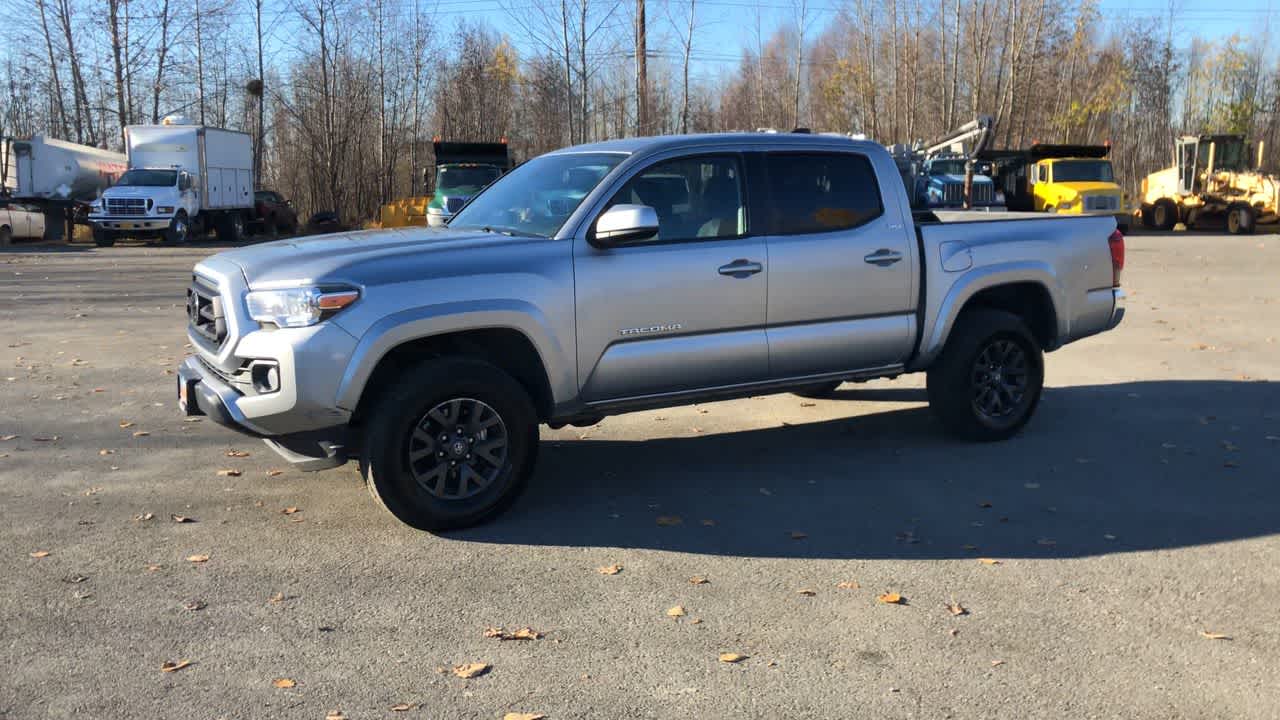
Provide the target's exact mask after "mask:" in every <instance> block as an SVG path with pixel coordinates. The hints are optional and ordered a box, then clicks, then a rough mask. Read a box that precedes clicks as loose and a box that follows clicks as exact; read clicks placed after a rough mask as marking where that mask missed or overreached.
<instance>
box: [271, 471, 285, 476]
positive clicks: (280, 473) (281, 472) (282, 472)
mask: <svg viewBox="0 0 1280 720" xmlns="http://www.w3.org/2000/svg"><path fill="white" fill-rule="evenodd" d="M283 474H284V471H283V470H268V471H267V477H275V476H277V475H283Z"/></svg>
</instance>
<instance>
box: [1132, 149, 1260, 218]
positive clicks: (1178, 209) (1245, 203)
mask: <svg viewBox="0 0 1280 720" xmlns="http://www.w3.org/2000/svg"><path fill="white" fill-rule="evenodd" d="M1253 157H1254V156H1253V153H1251V152H1250V149H1249V146H1248V144H1247V143H1246V142H1245V139H1244V136H1243V135H1185V136H1183V137H1180V138H1178V139H1177V140H1176V141H1175V142H1174V149H1173V166H1172V167H1167V168H1165V169H1164V170H1159V171H1157V172H1153V173H1151V174H1150V175H1148V176H1147V177H1146V178H1144V179H1143V180H1142V224H1143V226H1145V227H1149V228H1154V229H1156V230H1170V229H1172V228H1173V226H1174V225H1176V224H1178V223H1179V222H1181V223H1183V224H1185V225H1186V226H1187V227H1189V228H1190V227H1195V225H1196V222H1197V221H1198V220H1201V219H1203V218H1206V217H1208V216H1210V215H1217V216H1221V215H1225V216H1226V222H1227V232H1229V233H1231V234H1232V235H1248V234H1249V233H1252V232H1253V231H1254V229H1255V228H1256V227H1257V226H1258V225H1267V224H1272V223H1275V222H1277V221H1280V215H1277V208H1280V182H1277V179H1276V177H1275V176H1273V175H1268V174H1266V173H1263V172H1261V171H1259V170H1258V169H1257V167H1258V166H1259V165H1261V164H1262V144H1261V143H1259V144H1258V153H1257V156H1256V157H1257V163H1256V164H1255V163H1252V162H1251V160H1252V159H1253Z"/></svg>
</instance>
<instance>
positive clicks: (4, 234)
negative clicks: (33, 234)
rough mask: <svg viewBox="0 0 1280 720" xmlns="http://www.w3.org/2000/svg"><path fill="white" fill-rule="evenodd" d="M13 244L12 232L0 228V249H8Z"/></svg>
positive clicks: (5, 228)
mask: <svg viewBox="0 0 1280 720" xmlns="http://www.w3.org/2000/svg"><path fill="white" fill-rule="evenodd" d="M12 244H13V230H11V229H9V228H8V227H7V226H6V227H0V247H9V246H10V245H12Z"/></svg>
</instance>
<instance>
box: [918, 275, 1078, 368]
mask: <svg viewBox="0 0 1280 720" xmlns="http://www.w3.org/2000/svg"><path fill="white" fill-rule="evenodd" d="M1065 306H1066V299H1065V292H1064V291H1063V289H1062V287H1061V284H1060V283H1059V282H1058V279H1057V277H1056V276H1055V275H1054V273H1053V272H1052V270H1051V269H1050V268H1049V267H1048V266H1047V265H1044V264H1043V263H1033V262H1029V263H1019V264H1016V265H1012V266H1003V267H992V268H983V269H981V270H976V271H973V272H971V273H969V274H968V275H967V276H966V277H964V278H962V279H961V280H960V281H958V282H956V284H955V285H953V286H952V287H951V289H950V291H949V292H948V293H947V295H946V297H945V298H944V299H943V301H942V303H941V305H940V306H939V309H938V314H937V316H936V318H935V320H934V321H933V322H932V323H931V324H926V326H925V332H924V334H923V335H922V337H921V346H920V354H919V355H918V356H917V358H916V360H915V361H914V362H913V363H912V366H913V369H921V368H922V367H924V366H926V365H928V364H929V363H930V362H932V361H933V360H934V359H935V358H936V357H937V355H938V353H940V352H942V348H943V347H944V346H945V345H946V342H947V339H948V338H949V337H950V335H951V331H952V329H953V328H954V327H955V323H956V320H957V319H958V318H959V317H960V315H961V314H962V313H963V312H965V311H966V310H968V309H970V308H975V307H985V308H990V309H994V310H1004V311H1006V312H1009V313H1012V314H1014V315H1017V316H1018V317H1020V318H1022V319H1023V322H1025V323H1026V324H1027V327H1028V328H1029V329H1030V330H1031V333H1032V335H1033V336H1034V337H1035V338H1036V341H1037V342H1039V343H1040V346H1041V347H1042V348H1044V349H1045V350H1046V351H1048V350H1055V349H1057V348H1058V347H1060V346H1061V344H1062V339H1063V338H1066V337H1067V336H1068V334H1069V328H1068V327H1067V319H1066V318H1065V317H1064V314H1063V313H1062V312H1061V309H1062V308H1064V307H1065Z"/></svg>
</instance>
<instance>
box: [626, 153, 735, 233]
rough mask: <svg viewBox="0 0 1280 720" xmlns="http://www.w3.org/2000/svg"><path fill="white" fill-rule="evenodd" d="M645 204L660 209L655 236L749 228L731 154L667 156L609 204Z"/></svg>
mask: <svg viewBox="0 0 1280 720" xmlns="http://www.w3.org/2000/svg"><path fill="white" fill-rule="evenodd" d="M622 204H630V205H648V206H649V207H651V208H653V209H654V211H655V212H656V213H657V214H658V237H657V241H662V242H670V241H673V240H709V239H714V238H731V237H739V236H742V235H744V234H746V231H747V213H746V203H745V202H744V201H743V192H742V170H741V167H740V166H739V164H738V160H737V158H735V157H728V156H720V157H718V156H703V157H694V158H679V159H676V160H666V161H663V162H659V163H656V164H654V165H652V166H650V167H649V168H648V169H646V170H644V171H642V172H641V173H640V174H639V175H636V176H635V177H633V178H631V179H630V180H628V181H627V184H626V185H623V186H622V189H621V190H619V191H618V193H617V194H616V195H614V196H613V199H612V200H610V201H609V206H610V207H612V206H614V205H622Z"/></svg>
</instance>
